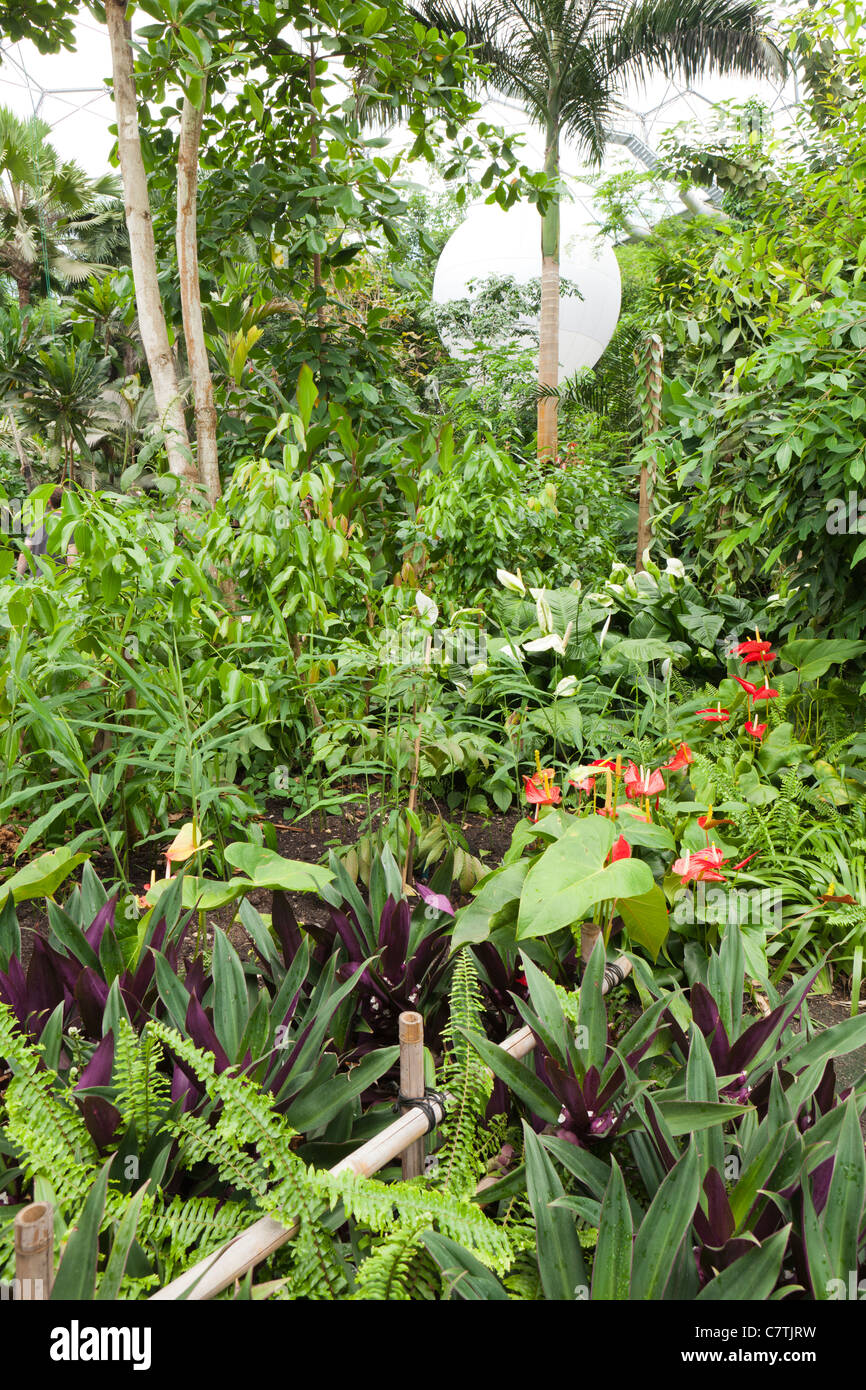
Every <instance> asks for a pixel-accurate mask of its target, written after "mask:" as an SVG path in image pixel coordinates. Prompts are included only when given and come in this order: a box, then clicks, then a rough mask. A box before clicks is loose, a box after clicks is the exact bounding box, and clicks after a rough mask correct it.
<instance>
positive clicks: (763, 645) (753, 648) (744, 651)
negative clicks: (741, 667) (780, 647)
mask: <svg viewBox="0 0 866 1390" xmlns="http://www.w3.org/2000/svg"><path fill="white" fill-rule="evenodd" d="M772 646H773V644H772V642H767V641H766V640H764V639H763V638H760V639H756V638H750V639H749V641H748V642H740V643H739V645H738V646H736V647H734V653H735V655H736V656H741V657H742V658H743V660H744V661H748V660H749V659H752V660H754V658H755V657H756V656H761V655H763V654H764V653H765V652H768V651H770V650H771V648H772Z"/></svg>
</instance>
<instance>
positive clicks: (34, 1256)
mask: <svg viewBox="0 0 866 1390" xmlns="http://www.w3.org/2000/svg"><path fill="white" fill-rule="evenodd" d="M14 1233H15V1296H16V1298H18V1299H20V1300H21V1301H22V1302H24V1303H41V1302H44V1301H45V1300H46V1299H47V1298H48V1296H49V1294H50V1293H51V1286H52V1284H53V1283H54V1208H53V1207H52V1206H51V1204H50V1202H31V1203H30V1205H29V1206H26V1207H24V1208H23V1209H22V1210H21V1211H19V1213H18V1215H17V1216H16V1218H15V1222H14Z"/></svg>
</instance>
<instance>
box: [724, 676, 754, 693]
mask: <svg viewBox="0 0 866 1390" xmlns="http://www.w3.org/2000/svg"><path fill="white" fill-rule="evenodd" d="M731 680H732V681H736V682H737V685H741V686H742V687H743V689H744V690H745V692H746V694H747V695H751V696H754V695H755V693H756V691H757V689H758V687H757V686H756V685H753V684H752V682H751V681H744V680H743V678H742V676H731Z"/></svg>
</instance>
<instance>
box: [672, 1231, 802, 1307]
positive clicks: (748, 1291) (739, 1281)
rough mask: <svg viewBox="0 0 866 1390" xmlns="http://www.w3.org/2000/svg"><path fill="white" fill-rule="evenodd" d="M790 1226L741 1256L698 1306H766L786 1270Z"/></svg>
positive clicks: (703, 1291)
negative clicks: (720, 1303)
mask: <svg viewBox="0 0 866 1390" xmlns="http://www.w3.org/2000/svg"><path fill="white" fill-rule="evenodd" d="M790 1233H791V1226H790V1223H789V1224H788V1225H787V1226H785V1227H784V1228H783V1229H782V1230H781V1231H777V1232H776V1234H775V1235H774V1236H770V1237H769V1239H768V1240H765V1241H764V1243H763V1244H762V1245H756V1246H755V1249H754V1250H749V1251H748V1252H747V1253H746V1254H745V1255H741V1256H740V1258H739V1259H738V1260H735V1261H734V1263H733V1264H732V1265H728V1267H727V1269H723V1270H722V1271H721V1273H720V1274H717V1275H716V1277H715V1279H711V1280H710V1282H709V1283H708V1284H706V1285H705V1286H704V1288H702V1289H701V1291H700V1293H699V1294H698V1296H697V1298H696V1299H695V1302H696V1303H712V1302H713V1301H719V1300H725V1301H728V1300H730V1301H733V1302H740V1301H741V1300H742V1301H743V1302H746V1303H763V1302H766V1300H767V1299H768V1298H769V1297H770V1294H771V1293H772V1292H773V1289H774V1288H775V1287H776V1283H777V1281H778V1278H779V1274H780V1273H781V1269H782V1260H783V1259H784V1258H785V1251H786V1249H787V1247H788V1236H789V1235H790Z"/></svg>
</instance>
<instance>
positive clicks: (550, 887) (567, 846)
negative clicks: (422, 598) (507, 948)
mask: <svg viewBox="0 0 866 1390" xmlns="http://www.w3.org/2000/svg"><path fill="white" fill-rule="evenodd" d="M612 844H613V827H612V826H611V825H610V824H609V823H608V822H607V821H606V820H604V819H603V818H602V817H601V816H592V817H589V818H587V819H585V820H579V821H576V822H575V823H574V824H573V825H571V826H569V828H568V829H567V830H566V831H565V833H564V834H563V835H562V836H561V837H560V839H558V840H557V841H556V843H555V844H552V845H551V846H550V847H549V848H548V849H546V850H545V851H544V853H543V854H542V855H541V858H540V859H539V860H538V861H537V862H536V863H535V864H534V865H533V866H532V868H531V869H530V870H529V873H528V874H527V876H526V882H525V884H524V887H523V894H522V896H521V899H520V910H519V913H518V918H517V936H518V939H525V938H527V937H532V936H547V935H549V934H550V933H551V932H554V931H558V930H559V929H560V928H561V927H567V926H569V925H571V924H573V923H574V924H576V923H578V922H582V921H583V920H584V917H585V916H586V913H587V912H588V910H589V909H590V908H592V907H594V906H595V904H596V903H600V902H607V901H611V900H612V899H614V898H617V899H622V898H628V897H636V896H639V895H640V894H642V893H648V892H649V890H650V889H651V888H652V886H653V876H652V873H651V871H650V869H649V866H648V865H647V864H643V863H641V862H640V860H637V859H620V860H617V861H616V862H615V863H613V864H608V865H605V862H604V861H605V859H606V858H607V855H608V854H609V853H610V849H611V846H612Z"/></svg>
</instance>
